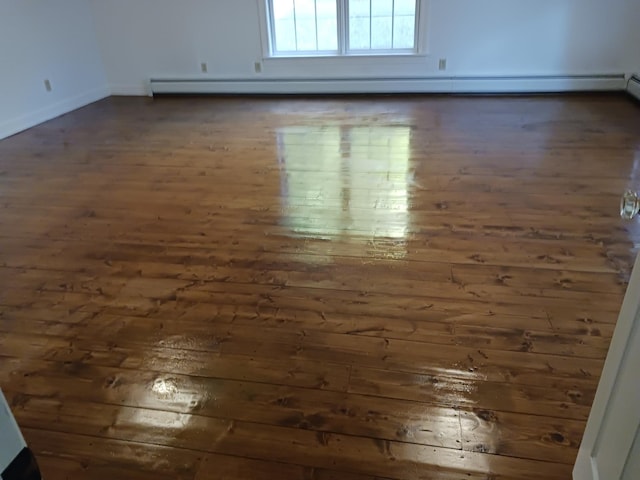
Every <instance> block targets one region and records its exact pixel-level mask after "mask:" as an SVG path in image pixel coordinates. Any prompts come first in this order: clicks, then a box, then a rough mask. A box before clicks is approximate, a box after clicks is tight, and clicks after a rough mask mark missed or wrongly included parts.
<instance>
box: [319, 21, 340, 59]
mask: <svg viewBox="0 0 640 480" xmlns="http://www.w3.org/2000/svg"><path fill="white" fill-rule="evenodd" d="M337 32H338V20H337V19H336V17H333V18H318V50H325V51H327V50H337V49H338V35H337Z"/></svg>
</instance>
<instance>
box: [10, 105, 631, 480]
mask: <svg viewBox="0 0 640 480" xmlns="http://www.w3.org/2000/svg"><path fill="white" fill-rule="evenodd" d="M638 161H640V107H638V105H637V104H635V103H633V102H631V101H630V100H628V99H627V98H626V97H624V96H622V95H620V96H618V95H602V96H596V95H592V96H589V95H585V96H580V95H576V96H564V97H560V96H559V97H553V96H552V97H544V96H542V97H495V98H492V97H420V96H418V97H411V96H406V97H373V98H365V97H356V98H352V97H343V98H307V99H296V98H249V97H247V98H187V97H184V98H160V99H156V100H150V99H140V98H112V99H107V100H104V101H101V102H98V103H96V104H93V105H91V106H89V107H86V108H84V109H81V110H79V111H76V112H74V113H71V114H69V115H66V116H64V117H61V118H59V119H56V120H53V121H51V122H47V123H45V124H43V125H41V126H39V127H36V128H33V129H31V130H29V131H27V132H24V133H22V134H19V135H16V136H14V137H12V138H9V139H6V140H3V141H1V142H0V227H1V230H0V266H1V267H0V280H1V282H2V288H1V290H0V387H1V388H2V389H3V391H4V392H5V394H6V396H7V398H8V400H9V401H10V403H11V405H12V408H13V410H14V413H15V416H16V418H17V420H18V422H19V423H20V425H21V427H22V428H23V431H24V434H25V437H26V438H27V441H28V442H29V444H30V445H31V446H32V448H33V449H34V451H35V453H36V456H37V458H38V460H39V462H40V464H41V468H42V470H43V473H44V476H45V478H46V479H47V480H56V479H64V478H69V479H92V480H100V479H110V480H112V479H118V478H121V479H124V478H127V479H136V480H138V479H154V480H158V479H194V480H207V479H216V480H220V479H261V480H262V479H268V478H273V479H295V480H311V479H313V480H330V479H334V480H337V479H340V480H374V479H398V480H399V479H403V480H404V479H407V480H409V479H411V480H413V479H438V480H445V479H446V480H453V479H456V480H457V479H463V478H464V479H520V480H521V479H545V480H553V479H568V478H570V476H571V469H572V465H573V462H574V460H575V456H576V453H577V449H578V446H579V443H580V439H581V436H582V432H583V430H584V426H585V422H586V418H587V416H588V413H589V407H590V405H591V402H592V401H593V396H594V392H595V389H596V386H597V382H598V377H599V375H600V371H601V368H602V365H603V362H604V358H605V355H606V351H607V348H608V344H609V340H610V338H611V335H612V332H613V328H614V325H615V322H616V318H617V312H618V309H619V307H620V304H621V302H622V296H623V294H624V290H625V285H626V280H627V278H628V273H629V268H630V265H631V260H632V257H633V256H634V255H635V251H636V249H635V245H636V244H637V243H636V242H638V241H639V239H640V229H639V228H638V226H637V225H636V224H634V223H624V222H623V221H622V220H620V219H619V218H618V203H619V197H620V195H621V194H622V192H623V191H624V190H625V189H626V188H628V187H637V186H638V176H639V174H640V173H639V172H638Z"/></svg>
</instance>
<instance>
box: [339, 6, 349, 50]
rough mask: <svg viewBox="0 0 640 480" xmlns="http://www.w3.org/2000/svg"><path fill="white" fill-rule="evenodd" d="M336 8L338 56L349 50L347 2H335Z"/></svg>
mask: <svg viewBox="0 0 640 480" xmlns="http://www.w3.org/2000/svg"><path fill="white" fill-rule="evenodd" d="M336 2H337V8H338V10H337V11H338V49H339V50H340V55H346V54H347V52H348V50H349V16H348V15H349V5H348V0H336Z"/></svg>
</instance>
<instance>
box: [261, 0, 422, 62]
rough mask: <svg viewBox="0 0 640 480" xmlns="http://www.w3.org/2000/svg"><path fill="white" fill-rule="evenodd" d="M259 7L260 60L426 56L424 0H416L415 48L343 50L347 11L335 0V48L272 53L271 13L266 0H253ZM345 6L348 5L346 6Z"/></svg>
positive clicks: (346, 34) (347, 32) (345, 39)
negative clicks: (336, 20) (336, 33)
mask: <svg viewBox="0 0 640 480" xmlns="http://www.w3.org/2000/svg"><path fill="white" fill-rule="evenodd" d="M256 1H257V2H258V11H259V17H260V18H259V24H260V25H259V27H260V36H261V40H262V58H263V60H276V59H291V58H340V57H349V58H351V57H421V56H427V55H428V52H427V0H416V48H415V49H403V50H400V49H396V50H393V49H386V50H351V51H347V46H346V45H345V44H344V43H345V41H346V42H347V43H348V38H349V28H348V22H347V21H345V20H344V17H345V16H347V15H348V12H346V11H345V10H346V9H345V8H343V7H342V2H340V1H338V2H337V5H338V10H337V13H338V28H339V29H342V31H341V32H338V50H336V51H314V52H282V53H274V52H273V50H272V48H271V47H272V45H271V39H272V38H273V36H272V30H273V28H274V27H273V23H272V20H273V16H272V15H271V14H270V12H269V0H256ZM347 8H348V7H347Z"/></svg>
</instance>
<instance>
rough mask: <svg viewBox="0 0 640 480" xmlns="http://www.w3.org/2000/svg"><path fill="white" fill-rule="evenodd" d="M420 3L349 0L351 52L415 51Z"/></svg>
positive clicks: (401, 0) (405, 0) (390, 0)
mask: <svg viewBox="0 0 640 480" xmlns="http://www.w3.org/2000/svg"><path fill="white" fill-rule="evenodd" d="M415 19H416V0H349V49H350V50H392V49H413V48H415Z"/></svg>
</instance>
